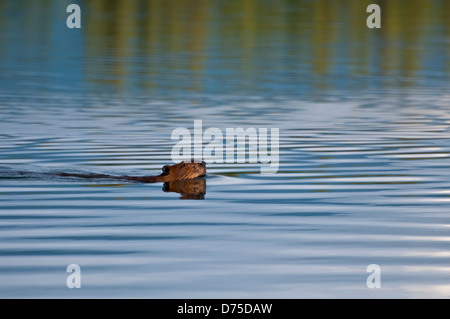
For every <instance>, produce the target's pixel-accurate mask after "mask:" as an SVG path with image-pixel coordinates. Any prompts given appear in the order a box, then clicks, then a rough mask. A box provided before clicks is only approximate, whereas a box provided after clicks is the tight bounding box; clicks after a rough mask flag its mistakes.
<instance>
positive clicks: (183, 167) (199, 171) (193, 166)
mask: <svg viewBox="0 0 450 319" xmlns="http://www.w3.org/2000/svg"><path fill="white" fill-rule="evenodd" d="M56 175H58V176H70V177H80V178H111V179H126V180H132V181H137V182H141V183H158V182H163V183H165V182H175V181H183V180H188V179H193V178H197V177H202V176H205V175H206V163H205V162H203V161H202V162H201V163H196V162H194V161H193V160H192V161H191V163H185V162H184V161H183V162H181V163H178V164H175V165H164V166H163V168H162V174H161V175H157V176H142V177H139V176H114V175H107V174H71V173H58V174H56Z"/></svg>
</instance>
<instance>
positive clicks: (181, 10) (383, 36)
mask: <svg viewBox="0 0 450 319" xmlns="http://www.w3.org/2000/svg"><path fill="white" fill-rule="evenodd" d="M379 3H380V5H381V7H382V28H381V29H378V30H369V29H368V28H367V27H366V25H365V19H366V17H367V13H366V6H367V3H366V2H364V1H326V0H318V1H313V2H309V1H308V2H306V1H305V2H304V1H288V0H283V1H276V2H269V1H255V0H253V1H244V2H242V1H226V2H211V1H205V0H201V1H195V2H186V1H182V0H169V1H157V0H152V1H149V0H148V1H145V0H115V1H109V0H108V1H106V0H92V1H86V2H81V3H80V5H81V8H82V14H83V20H82V21H83V28H82V29H80V30H69V29H67V28H66V27H65V18H66V15H67V14H66V12H65V6H64V3H62V2H60V1H43V2H39V5H38V4H37V3H36V2H35V1H32V0H22V1H2V2H1V3H0V27H1V28H2V30H6V31H7V32H2V34H1V35H0V46H1V47H2V51H1V52H0V57H1V62H0V70H1V73H2V74H3V75H4V78H6V79H9V80H14V81H13V82H12V81H5V80H1V82H2V83H3V82H4V84H5V85H4V86H3V87H4V88H3V89H5V86H6V90H7V89H8V87H11V86H21V87H23V86H24V85H25V86H26V87H27V88H29V89H36V88H39V89H49V88H50V87H51V88H52V89H53V90H54V89H55V87H57V88H60V89H64V90H80V89H83V90H86V91H89V92H93V93H98V92H102V91H104V90H106V92H119V93H120V92H122V93H123V92H127V93H131V92H141V93H145V94H150V95H170V94H171V93H178V94H186V93H195V94H206V93H207V94H227V93H230V92H232V93H233V94H235V95H241V94H246V95H270V96H273V95H277V96H285V95H311V94H312V95H313V96H314V95H315V94H317V95H318V96H324V95H326V94H327V91H330V93H331V91H332V92H334V93H336V91H341V90H346V89H352V90H355V89H365V90H371V91H376V90H381V89H390V88H392V87H395V88H397V89H400V88H408V87H418V86H425V87H427V88H429V89H432V90H437V89H443V87H442V82H443V81H445V80H448V79H449V74H450V59H448V56H449V53H450V43H449V42H448V41H446V40H445V39H448V38H449V36H450V3H449V2H448V1H445V0H433V1H425V2H424V1H420V0H411V1H409V2H408V3H405V2H404V1H401V0H391V1H379ZM58 26H59V27H58ZM431 48H432V49H431Z"/></svg>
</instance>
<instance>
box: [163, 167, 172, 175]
mask: <svg viewBox="0 0 450 319" xmlns="http://www.w3.org/2000/svg"><path fill="white" fill-rule="evenodd" d="M162 171H163V173H164V174H169V171H170V167H169V165H164V166H163V168H162Z"/></svg>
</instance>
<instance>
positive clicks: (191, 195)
mask: <svg viewBox="0 0 450 319" xmlns="http://www.w3.org/2000/svg"><path fill="white" fill-rule="evenodd" d="M163 191H164V192H175V193H179V194H181V195H182V196H181V197H180V199H205V194H206V180H205V179H203V178H202V179H191V180H186V181H175V182H166V183H164V186H163Z"/></svg>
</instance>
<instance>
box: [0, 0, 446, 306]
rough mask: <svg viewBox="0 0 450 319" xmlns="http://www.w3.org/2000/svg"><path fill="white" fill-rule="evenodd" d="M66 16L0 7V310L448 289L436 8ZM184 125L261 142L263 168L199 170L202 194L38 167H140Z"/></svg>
mask: <svg viewBox="0 0 450 319" xmlns="http://www.w3.org/2000/svg"><path fill="white" fill-rule="evenodd" d="M78 3H79V4H80V6H81V8H82V10H83V11H82V12H83V20H82V21H83V27H82V29H80V30H69V29H67V28H66V27H65V19H66V17H67V13H66V12H65V8H66V6H67V4H68V3H67V4H66V3H65V2H64V1H56V0H55V1H43V2H36V1H26V0H23V1H2V3H1V4H0V28H1V29H2V32H1V33H0V47H1V50H0V149H1V151H0V229H1V231H0V296H1V297H3V298H17V297H19V298H20V297H26V298H49V297H56V298H99V297H100V298H103V297H106V298H108V297H144V298H166V297H167V298H194V297H197V298H215V297H220V298H240V297H246V298H259V297H265V298H279V297H283V298H311V297H312V298H317V297H320V298H323V297H325V298H336V297H343V298H394V297H395V298H411V297H414V298H429V297H434V298H436V297H437V298H448V297H450V272H449V268H448V264H449V262H450V252H449V249H448V247H449V246H448V243H449V240H450V229H449V226H450V215H449V213H450V170H449V168H450V129H449V124H450V109H449V105H450V91H449V90H448V83H449V74H450V72H449V71H450V62H449V61H450V59H449V53H450V22H449V21H450V17H449V15H450V11H449V4H448V2H447V1H438V0H436V1H428V2H426V3H424V2H422V1H410V2H409V3H408V6H406V5H405V4H404V3H403V2H401V1H389V3H385V2H382V3H381V2H380V3H381V5H382V10H383V11H382V12H383V24H382V28H381V29H380V30H369V29H367V27H366V26H365V18H366V16H367V14H366V13H365V9H366V4H365V3H364V2H359V1H358V2H356V1H355V2H346V1H344V2H329V1H304V2H303V1H302V2H300V1H299V2H295V1H279V2H276V3H273V2H269V1H245V3H241V2H237V1H236V2H234V1H230V2H228V1H227V2H226V3H225V2H211V1H196V2H195V4H190V5H187V4H186V2H183V1H175V0H172V1H138V0H134V1H101V0H96V1H86V2H82V1H80V2H78ZM194 120H202V121H203V127H204V129H206V128H208V127H217V128H219V129H221V130H223V131H225V129H226V128H228V127H232V128H235V127H243V128H248V127H254V128H260V127H265V128H279V130H280V166H279V170H278V172H277V173H276V174H272V175H266V174H260V165H259V164H248V163H239V164H226V163H223V164H221V163H211V164H208V175H207V176H206V177H205V182H206V194H205V195H204V199H203V200H180V199H179V198H180V196H181V195H180V194H177V193H171V192H164V191H163V185H162V184H160V183H157V184H141V183H132V182H123V181H117V180H104V179H94V180H80V179H77V178H62V177H55V176H53V175H51V173H54V172H75V173H80V172H82V173H101V174H113V175H136V176H140V175H153V174H159V172H160V170H161V167H162V166H163V165H165V164H171V156H170V155H171V150H172V147H173V146H174V144H175V143H176V141H173V140H171V133H172V131H173V130H174V129H175V128H177V127H186V128H188V129H193V125H194ZM69 264H78V265H79V266H80V267H81V271H82V279H81V283H82V288H81V289H68V288H67V286H66V279H67V276H68V275H69V274H68V273H66V268H67V266H68V265H69ZM370 264H378V265H380V267H381V271H382V273H381V274H382V277H381V278H382V283H381V288H379V289H369V288H368V287H367V285H366V279H367V276H368V275H369V273H367V272H366V268H367V266H368V265H370Z"/></svg>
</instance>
